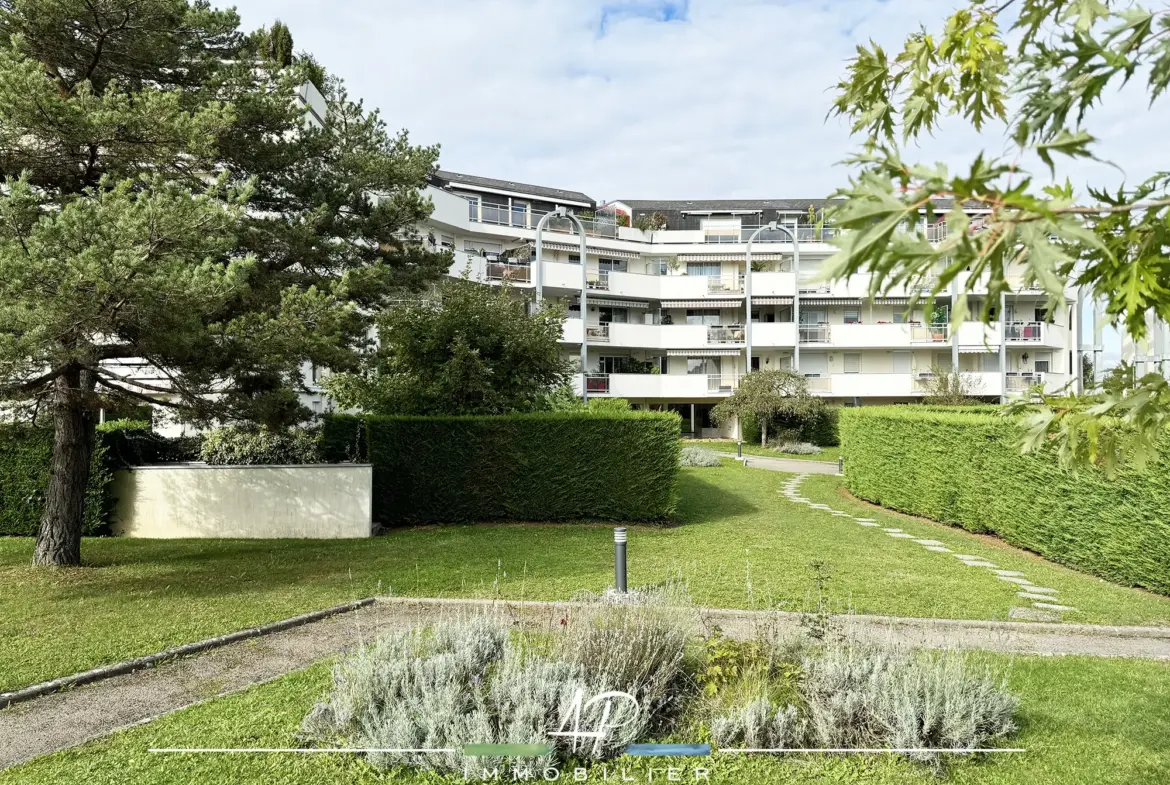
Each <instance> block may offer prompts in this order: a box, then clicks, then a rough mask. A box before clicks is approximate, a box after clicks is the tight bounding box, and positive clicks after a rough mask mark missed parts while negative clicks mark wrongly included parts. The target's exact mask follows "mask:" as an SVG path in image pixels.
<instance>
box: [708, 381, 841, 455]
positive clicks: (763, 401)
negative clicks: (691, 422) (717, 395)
mask: <svg viewBox="0 0 1170 785" xmlns="http://www.w3.org/2000/svg"><path fill="white" fill-rule="evenodd" d="M824 408H825V407H824V404H823V403H822V402H821V400H820V399H819V398H816V397H814V396H813V395H811V394H810V393H809V391H808V380H807V379H805V378H804V376H802V375H800V374H798V373H795V372H794V371H752V372H751V373H749V374H747V375H746V376H744V377H743V379H741V380H740V383H739V387H737V388H736V390H735V392H733V393H732V394H731V396H730V397H729V398H725V399H723V400H722V401H720V402H719V404H718V405H717V406H716V407H715V408H714V409H712V410H711V417H712V418H713V419H714V420H715V422H716V423H718V424H719V425H724V424H728V423H732V422H736V421H738V422H739V423H741V426H740V427H742V423H743V421H744V420H745V419H746V418H749V417H750V418H752V419H753V420H754V421H755V423H756V424H757V427H758V428H759V429H760V446H764V445H765V444H766V443H767V441H768V426H769V425H770V424H771V423H772V422H773V421H775V420H786V421H805V420H809V419H811V418H813V417H816V416H819V414H820V412H821V411H822V410H823V409H824Z"/></svg>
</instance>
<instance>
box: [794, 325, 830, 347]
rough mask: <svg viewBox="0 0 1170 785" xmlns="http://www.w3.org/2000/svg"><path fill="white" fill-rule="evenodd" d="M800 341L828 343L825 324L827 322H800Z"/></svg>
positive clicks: (827, 332)
mask: <svg viewBox="0 0 1170 785" xmlns="http://www.w3.org/2000/svg"><path fill="white" fill-rule="evenodd" d="M800 342H801V343H828V342H829V325H827V324H802V325H800Z"/></svg>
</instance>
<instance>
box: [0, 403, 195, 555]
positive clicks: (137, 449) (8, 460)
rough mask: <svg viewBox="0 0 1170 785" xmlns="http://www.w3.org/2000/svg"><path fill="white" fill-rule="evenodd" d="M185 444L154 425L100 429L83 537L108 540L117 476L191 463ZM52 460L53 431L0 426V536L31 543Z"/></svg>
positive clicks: (123, 424)
mask: <svg viewBox="0 0 1170 785" xmlns="http://www.w3.org/2000/svg"><path fill="white" fill-rule="evenodd" d="M188 441H189V440H183V439H166V438H164V437H161V436H158V435H157V434H154V433H152V432H151V430H150V424H149V423H146V422H136V421H117V422H111V423H107V424H104V425H99V426H98V433H97V441H96V443H95V445H94V452H93V458H92V460H91V461H90V470H89V484H88V486H87V488H86V493H85V524H84V526H83V528H82V534H84V535H87V536H92V535H95V534H104V533H105V532H106V529H107V527H108V524H109V516H110V513H111V512H112V511H113V509H114V504H115V502H116V499H115V498H114V495H113V493H112V490H111V487H112V483H113V479H114V472H115V471H116V470H118V469H121V468H125V467H126V466H132V465H137V464H143V463H157V462H163V461H167V460H182V459H184V458H187V457H188V455H187V453H188V452H189V450H188V449H187V447H186V442H188ZM52 455H53V430H52V429H51V428H42V427H33V426H30V425H19V424H7V425H0V536H19V537H33V536H35V535H36V533H37V529H38V528H40V524H41V511H42V510H43V509H44V504H45V488H46V487H48V484H49V467H50V465H51V459H52Z"/></svg>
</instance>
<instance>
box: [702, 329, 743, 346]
mask: <svg viewBox="0 0 1170 785" xmlns="http://www.w3.org/2000/svg"><path fill="white" fill-rule="evenodd" d="M743 342H744V329H743V327H708V328H707V343H743Z"/></svg>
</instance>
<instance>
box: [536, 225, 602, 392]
mask: <svg viewBox="0 0 1170 785" xmlns="http://www.w3.org/2000/svg"><path fill="white" fill-rule="evenodd" d="M553 218H567V219H568V220H570V221H572V222H573V225H574V226H576V227H577V232H578V234H580V235H581V401H582V402H583V403H586V404H588V403H589V378H588V377H589V327H588V324H587V322H588V321H589V307H588V303H587V302H586V300H587V299H588V295H587V292H588V289H589V274H588V270H589V261H588V258H587V256H586V253H587V251H588V246H587V245H586V243H585V225H584V224H582V223H581V219H580V218H578V217H577V216H575V215H573V214H572V213H570V212H569V211H568V210H567V209H566V208H564V207H557V208H556V209H555V210H553V211H552V212H551V213H545V214H544V217H543V218H541V219H540V221H539V222H538V223H537V224H536V302H537V303H538V304H539V303H540V302H542V301H543V300H544V239H543V232H544V227H545V225H547V224H548V222H549V221H550V220H551V219H553Z"/></svg>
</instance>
